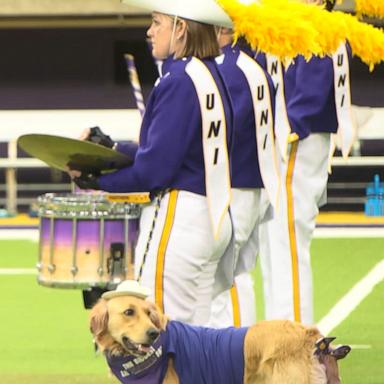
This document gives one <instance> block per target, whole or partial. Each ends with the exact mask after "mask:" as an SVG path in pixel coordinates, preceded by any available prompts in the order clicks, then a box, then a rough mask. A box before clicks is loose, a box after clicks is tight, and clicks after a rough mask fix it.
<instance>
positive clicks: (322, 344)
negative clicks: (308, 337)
mask: <svg viewBox="0 0 384 384" xmlns="http://www.w3.org/2000/svg"><path fill="white" fill-rule="evenodd" d="M335 339H336V337H322V338H321V339H319V340H317V342H316V345H315V347H316V350H315V355H321V354H323V355H324V354H325V355H328V354H329V353H330V348H329V347H330V344H331V343H332V341H333V340H335Z"/></svg>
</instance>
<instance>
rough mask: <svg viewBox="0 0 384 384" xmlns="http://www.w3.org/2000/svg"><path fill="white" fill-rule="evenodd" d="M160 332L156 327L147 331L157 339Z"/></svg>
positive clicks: (152, 337)
mask: <svg viewBox="0 0 384 384" xmlns="http://www.w3.org/2000/svg"><path fill="white" fill-rule="evenodd" d="M159 334H160V332H159V331H158V330H157V329H156V328H149V329H148V331H147V336H148V337H149V338H150V339H151V340H152V341H155V340H156V339H157V338H158V337H159Z"/></svg>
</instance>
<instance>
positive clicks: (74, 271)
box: [71, 266, 79, 275]
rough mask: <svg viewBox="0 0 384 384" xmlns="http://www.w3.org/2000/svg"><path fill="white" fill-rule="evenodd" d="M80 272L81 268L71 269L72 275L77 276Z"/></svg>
mask: <svg viewBox="0 0 384 384" xmlns="http://www.w3.org/2000/svg"><path fill="white" fill-rule="evenodd" d="M78 271H79V268H77V267H75V266H74V267H72V268H71V273H72V275H76V274H77V272H78Z"/></svg>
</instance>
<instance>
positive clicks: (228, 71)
mask: <svg viewBox="0 0 384 384" xmlns="http://www.w3.org/2000/svg"><path fill="white" fill-rule="evenodd" d="M222 52H223V56H222V60H219V65H218V68H219V70H220V72H221V73H222V74H223V77H224V81H225V84H226V85H227V88H228V91H229V95H230V97H231V101H232V105H233V111H234V136H233V137H234V138H233V145H232V150H231V181H232V182H231V184H232V187H233V188H263V181H262V178H261V174H260V167H259V160H258V154H257V145H256V128H255V114H254V110H253V102H252V97H251V91H250V88H249V85H248V82H247V79H246V77H245V75H244V73H243V72H242V71H241V69H240V68H239V67H238V66H237V65H236V62H237V59H238V57H239V54H240V48H239V46H238V45H234V46H232V45H231V44H229V45H226V46H225V47H223V48H222ZM243 52H245V53H246V54H248V55H250V56H252V52H251V51H249V52H246V51H244V50H243ZM264 72H265V74H266V76H267V78H268V82H269V86H270V94H271V96H272V97H271V103H272V107H273V103H274V99H273V95H274V88H273V83H272V80H271V79H270V76H269V75H268V73H267V72H266V71H264Z"/></svg>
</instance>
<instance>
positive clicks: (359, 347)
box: [350, 344, 372, 349]
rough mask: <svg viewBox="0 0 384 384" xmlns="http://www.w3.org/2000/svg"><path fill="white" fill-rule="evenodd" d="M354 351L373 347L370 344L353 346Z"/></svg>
mask: <svg viewBox="0 0 384 384" xmlns="http://www.w3.org/2000/svg"><path fill="white" fill-rule="evenodd" d="M350 347H351V348H352V349H371V348H372V345H369V344H351V345H350Z"/></svg>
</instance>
